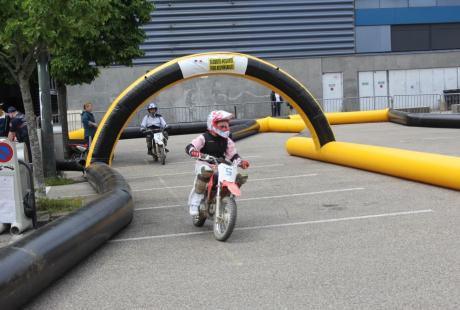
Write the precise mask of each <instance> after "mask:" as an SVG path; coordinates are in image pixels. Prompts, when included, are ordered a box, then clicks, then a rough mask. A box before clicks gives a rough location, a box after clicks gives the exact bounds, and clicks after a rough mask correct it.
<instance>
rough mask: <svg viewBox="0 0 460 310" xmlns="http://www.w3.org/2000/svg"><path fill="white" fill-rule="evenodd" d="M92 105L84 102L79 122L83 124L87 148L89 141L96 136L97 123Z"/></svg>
mask: <svg viewBox="0 0 460 310" xmlns="http://www.w3.org/2000/svg"><path fill="white" fill-rule="evenodd" d="M92 112H93V104H92V103H91V102H86V103H85V104H84V105H83V112H82V113H81V122H82V124H83V130H84V137H85V143H86V144H88V146H89V145H90V144H91V141H92V140H93V138H94V135H95V134H96V129H97V123H96V120H95V118H94V114H93V113H92Z"/></svg>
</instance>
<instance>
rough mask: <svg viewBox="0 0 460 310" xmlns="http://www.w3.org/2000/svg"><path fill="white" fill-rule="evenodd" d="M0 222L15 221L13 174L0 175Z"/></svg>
mask: <svg viewBox="0 0 460 310" xmlns="http://www.w3.org/2000/svg"><path fill="white" fill-rule="evenodd" d="M0 191H1V195H0V223H14V222H16V209H15V204H16V202H15V200H14V176H12V175H11V176H10V175H4V176H0Z"/></svg>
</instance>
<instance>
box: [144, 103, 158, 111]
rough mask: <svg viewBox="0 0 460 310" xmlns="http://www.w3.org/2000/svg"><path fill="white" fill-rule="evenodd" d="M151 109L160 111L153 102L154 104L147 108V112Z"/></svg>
mask: <svg viewBox="0 0 460 310" xmlns="http://www.w3.org/2000/svg"><path fill="white" fill-rule="evenodd" d="M150 109H157V110H158V107H157V105H156V103H155V102H152V103H150V104H149V106H148V107H147V110H150Z"/></svg>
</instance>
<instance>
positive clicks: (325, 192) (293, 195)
mask: <svg viewBox="0 0 460 310" xmlns="http://www.w3.org/2000/svg"><path fill="white" fill-rule="evenodd" d="M363 189H364V187H354V188H343V189H330V190H325V191H319V192H308V193H298V194H286V195H277V196H265V197H254V198H242V199H238V201H249V200H262V199H276V198H288V197H297V196H308V195H318V194H329V193H339V192H349V191H360V190H363Z"/></svg>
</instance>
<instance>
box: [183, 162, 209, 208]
mask: <svg viewBox="0 0 460 310" xmlns="http://www.w3.org/2000/svg"><path fill="white" fill-rule="evenodd" d="M211 175H212V171H210V170H207V169H206V168H205V167H203V168H202V169H201V173H200V174H198V175H197V176H196V179H195V186H194V187H193V189H192V191H191V193H190V196H189V198H188V205H189V212H190V215H192V216H195V215H198V213H199V207H200V205H201V201H202V200H203V198H204V193H205V192H206V185H207V184H208V182H209V180H210V179H211Z"/></svg>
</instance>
